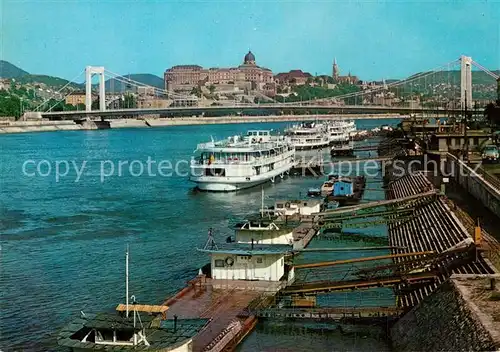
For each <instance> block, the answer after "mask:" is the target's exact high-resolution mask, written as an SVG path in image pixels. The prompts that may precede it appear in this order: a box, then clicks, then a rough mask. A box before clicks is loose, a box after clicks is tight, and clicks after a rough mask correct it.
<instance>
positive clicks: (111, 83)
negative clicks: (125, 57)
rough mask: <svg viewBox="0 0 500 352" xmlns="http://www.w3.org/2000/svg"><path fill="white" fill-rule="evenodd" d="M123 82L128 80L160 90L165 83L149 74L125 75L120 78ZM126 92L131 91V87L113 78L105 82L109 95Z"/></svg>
mask: <svg viewBox="0 0 500 352" xmlns="http://www.w3.org/2000/svg"><path fill="white" fill-rule="evenodd" d="M122 77H123V78H124V80H127V79H130V80H134V81H137V82H140V83H143V84H146V85H148V86H152V87H157V88H160V89H164V88H165V83H164V82H163V78H160V77H158V76H156V75H153V74H149V73H136V74H130V75H125V76H122ZM127 90H132V86H130V85H128V84H126V83H123V82H120V81H118V80H116V79H114V78H110V79H108V80H106V92H110V93H123V92H125V91H127Z"/></svg>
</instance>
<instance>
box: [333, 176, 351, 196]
mask: <svg viewBox="0 0 500 352" xmlns="http://www.w3.org/2000/svg"><path fill="white" fill-rule="evenodd" d="M353 194H354V188H353V185H352V181H351V180H350V179H339V180H338V181H336V182H335V184H334V185H333V196H335V197H342V196H352V195H353Z"/></svg>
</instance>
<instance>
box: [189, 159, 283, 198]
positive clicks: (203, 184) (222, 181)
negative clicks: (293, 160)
mask: <svg viewBox="0 0 500 352" xmlns="http://www.w3.org/2000/svg"><path fill="white" fill-rule="evenodd" d="M291 168H292V165H291V164H289V165H286V166H284V167H281V168H278V169H275V170H273V171H272V172H267V173H265V174H262V175H258V176H249V177H245V176H234V177H215V176H193V175H192V176H191V177H190V178H189V180H190V181H191V182H194V183H196V187H197V188H198V189H199V190H200V191H208V192H234V191H238V190H241V189H246V188H251V187H255V186H258V185H260V184H263V183H266V182H268V181H270V180H274V179H276V177H281V176H283V175H284V174H285V173H287V172H288V171H290V169H291Z"/></svg>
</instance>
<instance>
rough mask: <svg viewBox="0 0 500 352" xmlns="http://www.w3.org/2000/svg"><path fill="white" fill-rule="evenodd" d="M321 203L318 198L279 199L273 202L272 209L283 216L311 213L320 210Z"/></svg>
mask: <svg viewBox="0 0 500 352" xmlns="http://www.w3.org/2000/svg"><path fill="white" fill-rule="evenodd" d="M322 204H323V200H320V199H306V200H280V201H276V202H275V203H274V211H275V213H276V214H279V215H283V216H291V215H295V214H298V215H312V214H314V213H319V212H320V211H321V205H322Z"/></svg>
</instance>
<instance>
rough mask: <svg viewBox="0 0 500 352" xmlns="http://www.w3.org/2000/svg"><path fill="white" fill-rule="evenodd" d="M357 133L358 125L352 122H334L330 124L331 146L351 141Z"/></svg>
mask: <svg viewBox="0 0 500 352" xmlns="http://www.w3.org/2000/svg"><path fill="white" fill-rule="evenodd" d="M355 133H356V124H355V123H354V121H350V120H332V121H330V122H329V123H328V134H329V136H330V144H335V143H342V142H345V141H349V139H351V136H354V135H355Z"/></svg>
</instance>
